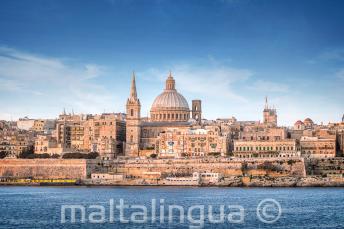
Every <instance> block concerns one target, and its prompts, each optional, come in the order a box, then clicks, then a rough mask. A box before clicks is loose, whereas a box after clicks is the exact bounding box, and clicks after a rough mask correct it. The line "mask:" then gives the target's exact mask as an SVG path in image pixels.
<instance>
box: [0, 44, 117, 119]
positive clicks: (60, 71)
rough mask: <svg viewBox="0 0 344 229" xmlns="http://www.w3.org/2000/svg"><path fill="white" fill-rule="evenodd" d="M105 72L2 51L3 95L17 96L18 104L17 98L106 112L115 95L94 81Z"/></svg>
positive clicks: (85, 65) (93, 66)
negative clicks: (92, 80)
mask: <svg viewBox="0 0 344 229" xmlns="http://www.w3.org/2000/svg"><path fill="white" fill-rule="evenodd" d="M104 71H105V68H104V67H102V66H99V65H96V64H89V63H75V61H73V63H69V62H67V61H64V60H62V59H57V58H51V57H42V56H38V55H35V54H30V53H25V52H21V51H18V50H15V49H10V48H6V47H0V93H13V94H11V96H12V98H13V101H14V102H16V97H19V96H22V97H23V96H24V97H26V100H27V101H26V103H30V102H37V100H39V101H40V102H41V105H42V107H44V106H45V105H46V107H48V106H51V103H52V102H53V103H54V105H55V106H56V109H59V110H62V107H63V106H66V107H69V108H70V109H72V108H74V110H76V111H78V112H94V113H99V112H102V111H103V109H104V108H105V109H109V105H112V104H113V103H114V101H115V98H114V96H115V95H113V93H111V92H109V91H107V90H106V88H104V87H103V86H101V85H98V84H97V83H95V82H91V79H93V78H95V77H100V76H102V75H103V74H104ZM35 96H36V97H37V96H40V98H36V97H35ZM35 100H36V101H35ZM13 101H12V102H13ZM3 102H4V101H3ZM119 102H122V101H119ZM15 105H16V104H15V103H14V104H13V106H15ZM118 105H119V104H118ZM59 106H61V107H59ZM111 107H112V106H111ZM6 109H11V108H10V107H6ZM12 109H13V107H12ZM37 109H38V108H37ZM22 112H23V111H22ZM18 115H19V114H18ZM55 115H56V114H55Z"/></svg>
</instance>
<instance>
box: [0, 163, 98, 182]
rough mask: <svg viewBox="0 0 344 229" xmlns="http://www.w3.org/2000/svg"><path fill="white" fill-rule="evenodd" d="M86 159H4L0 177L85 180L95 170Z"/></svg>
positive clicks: (0, 166) (1, 164)
mask: <svg viewBox="0 0 344 229" xmlns="http://www.w3.org/2000/svg"><path fill="white" fill-rule="evenodd" d="M92 164H93V163H92V162H91V161H90V160H85V159H2V160H0V177H15V178H30V177H32V178H50V179H58V178H74V179H84V178H87V176H89V174H90V173H91V170H92V169H93V166H92Z"/></svg>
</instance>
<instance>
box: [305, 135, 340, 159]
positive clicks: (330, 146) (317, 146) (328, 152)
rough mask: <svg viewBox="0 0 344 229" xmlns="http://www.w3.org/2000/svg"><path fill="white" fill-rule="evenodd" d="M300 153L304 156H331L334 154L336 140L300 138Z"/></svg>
mask: <svg viewBox="0 0 344 229" xmlns="http://www.w3.org/2000/svg"><path fill="white" fill-rule="evenodd" d="M300 148H301V154H302V156H303V157H305V158H331V157H335V156H336V140H335V139H321V138H318V137H302V138H301V139H300Z"/></svg>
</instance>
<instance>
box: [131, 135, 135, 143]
mask: <svg viewBox="0 0 344 229" xmlns="http://www.w3.org/2000/svg"><path fill="white" fill-rule="evenodd" d="M133 141H134V137H133V135H130V142H131V143H132V142H133Z"/></svg>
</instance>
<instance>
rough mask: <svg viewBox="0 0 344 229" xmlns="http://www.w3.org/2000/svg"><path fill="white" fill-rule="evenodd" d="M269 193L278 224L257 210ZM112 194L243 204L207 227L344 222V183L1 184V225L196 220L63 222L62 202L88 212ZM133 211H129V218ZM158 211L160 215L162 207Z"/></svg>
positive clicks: (144, 201) (133, 200)
mask: <svg viewBox="0 0 344 229" xmlns="http://www.w3.org/2000/svg"><path fill="white" fill-rule="evenodd" d="M267 198H272V199H275V200H276V201H278V202H279V203H280V205H281V208H282V214H281V217H280V218H279V220H277V221H276V222H275V223H273V224H266V223H263V222H261V221H260V220H259V219H258V217H257V214H256V209H257V206H258V204H259V203H260V202H261V201H262V200H264V199H267ZM111 199H113V200H114V201H115V203H116V204H117V203H118V202H119V200H120V199H123V200H124V202H125V204H129V205H133V204H136V205H138V204H140V205H144V206H146V207H147V209H148V212H150V209H151V208H150V207H151V200H152V199H156V200H157V201H159V200H161V199H164V202H165V206H167V205H170V204H174V205H180V206H182V207H184V208H185V209H187V208H190V207H191V206H195V205H204V206H205V212H207V210H208V207H207V206H209V205H212V206H213V212H214V214H213V215H214V217H215V218H216V217H218V216H219V206H220V205H225V206H228V205H231V206H237V205H240V206H242V207H243V208H244V218H243V222H242V223H233V222H228V221H227V220H226V221H225V224H221V223H215V224H214V223H210V222H209V219H207V217H205V219H204V227H206V228H209V227H216V228H225V227H227V228H228V227H231V228H290V227H292V228H325V227H326V228H342V227H343V225H344V218H343V217H342V213H343V211H344V189H343V188H185V187H154V188H151V187H93V188H87V187H1V188H0V211H1V217H0V225H1V226H0V228H14V227H16V228H28V227H30V228H62V227H64V228H77V227H80V226H81V225H82V226H83V227H85V228H111V227H119V226H120V227H123V228H144V227H150V228H153V227H160V228H164V227H166V228H167V227H169V228H175V227H179V228H180V227H185V228H189V226H190V225H191V224H190V222H188V221H187V220H185V221H184V223H181V222H180V220H179V218H176V217H174V218H173V223H171V224H169V223H168V220H165V222H164V223H161V222H160V221H159V220H157V221H156V222H155V223H152V222H151V220H150V219H149V218H148V220H147V223H145V224H139V223H133V222H128V223H120V222H118V217H117V215H116V216H115V222H114V223H109V221H108V217H107V219H106V220H105V223H96V224H90V223H89V222H88V221H86V223H81V222H78V221H77V223H71V222H70V221H68V220H67V222H66V223H63V224H62V223H61V206H62V205H82V206H85V207H86V209H87V213H88V214H89V212H88V211H89V208H88V207H89V206H91V205H102V206H104V207H105V209H106V214H108V206H109V201H110V200H111ZM166 210H167V207H166V208H165V211H166ZM130 211H131V210H129V211H128V212H126V214H127V215H128V218H130V217H129V216H130ZM234 212H238V211H236V210H234ZM194 213H195V216H194V219H198V218H199V217H198V216H197V211H195V212H194ZM115 214H116V213H115ZM185 214H186V213H185ZM166 215H167V213H166ZM175 215H176V216H178V214H177V213H176V214H175ZM87 216H88V215H87ZM157 216H158V218H159V209H158V210H157ZM166 221H167V222H166Z"/></svg>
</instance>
